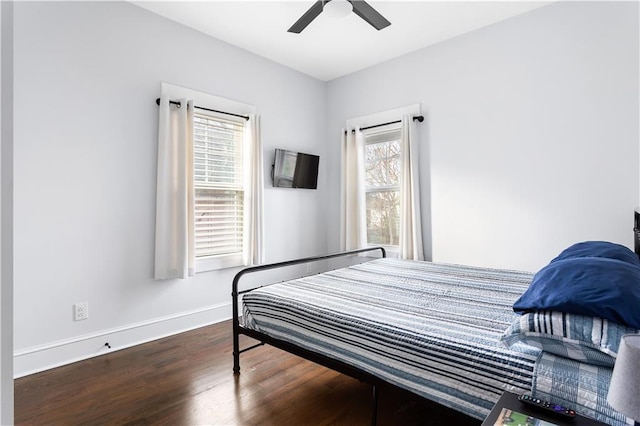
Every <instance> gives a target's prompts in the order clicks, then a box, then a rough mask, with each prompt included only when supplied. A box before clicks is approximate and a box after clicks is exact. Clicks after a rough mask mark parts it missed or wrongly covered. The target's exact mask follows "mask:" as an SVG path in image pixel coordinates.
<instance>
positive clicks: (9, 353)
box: [0, 1, 13, 425]
mask: <svg viewBox="0 0 640 426" xmlns="http://www.w3.org/2000/svg"><path fill="white" fill-rule="evenodd" d="M0 45H1V47H0V82H1V83H0V95H1V96H0V99H2V101H1V102H0V135H1V139H0V140H1V141H2V143H1V144H0V237H2V238H1V241H2V243H1V244H0V337H1V339H0V424H3V425H9V424H13V189H12V184H13V152H12V151H13V2H7V1H5V2H2V3H1V4H0Z"/></svg>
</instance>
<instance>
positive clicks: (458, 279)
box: [232, 248, 640, 425]
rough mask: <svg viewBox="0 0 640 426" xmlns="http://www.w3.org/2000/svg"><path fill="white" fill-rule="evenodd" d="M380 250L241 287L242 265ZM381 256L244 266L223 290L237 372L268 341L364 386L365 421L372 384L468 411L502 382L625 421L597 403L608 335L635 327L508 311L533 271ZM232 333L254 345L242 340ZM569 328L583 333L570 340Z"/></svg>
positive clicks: (486, 402)
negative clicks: (336, 265)
mask: <svg viewBox="0 0 640 426" xmlns="http://www.w3.org/2000/svg"><path fill="white" fill-rule="evenodd" d="M378 250H379V251H380V252H381V254H382V257H381V258H376V259H374V260H370V261H368V262H364V263H359V264H356V265H351V266H348V267H344V268H340V269H337V270H333V271H328V272H324V273H320V274H316V275H311V276H307V277H302V278H298V279H294V280H290V281H286V282H281V283H276V284H270V285H265V286H259V287H258V288H251V289H246V290H243V291H239V290H238V286H239V281H240V279H241V277H242V276H243V275H245V274H247V273H253V272H258V271H262V270H265V269H272V268H277V267H283V266H291V265H296V264H298V263H306V262H309V261H317V260H325V259H330V258H332V257H340V256H343V255H354V254H358V255H362V254H363V253H366V252H367V251H373V252H375V251H378ZM384 254H385V253H384V249H381V248H371V249H364V250H358V251H354V252H347V253H340V254H335V255H329V256H321V257H319V258H306V259H300V260H295V261H289V262H280V263H277V264H271V265H261V266H257V267H253V268H247V269H245V270H243V271H241V272H240V273H239V274H238V275H237V276H236V277H235V278H234V283H233V290H232V295H233V299H234V306H233V308H234V318H233V326H234V372H235V373H239V371H240V364H239V356H240V354H241V353H242V352H244V351H246V350H250V349H253V348H254V347H255V346H258V345H260V344H264V343H267V344H270V345H273V346H276V347H279V348H281V349H283V350H286V351H288V352H291V353H294V354H296V355H299V356H302V357H305V358H307V359H310V360H312V361H314V362H317V363H320V364H322V365H325V366H327V367H330V368H333V369H335V370H337V371H340V372H343V373H345V374H348V375H351V376H353V377H356V378H359V379H360V380H363V381H366V382H369V383H371V384H372V385H373V386H374V387H373V389H374V400H373V404H374V405H373V407H374V409H373V413H372V422H373V423H375V421H376V418H375V413H376V409H375V404H376V402H377V386H379V385H381V384H389V385H392V386H397V387H399V388H403V389H406V390H408V391H410V392H413V393H415V394H417V395H419V396H422V397H424V398H427V399H429V400H431V401H434V402H437V403H439V404H442V405H444V406H446V407H449V408H451V409H454V410H456V411H460V412H462V413H465V414H467V415H469V416H471V417H473V418H476V419H483V418H484V417H486V415H487V414H488V413H489V411H490V410H491V408H492V407H493V405H494V404H495V402H496V401H497V400H498V399H499V397H500V395H501V394H502V393H503V392H504V391H511V392H514V393H518V394H521V393H529V394H532V395H534V396H536V397H539V398H542V399H552V400H554V401H557V402H559V403H562V404H564V405H567V406H572V407H575V409H576V411H577V412H578V413H580V414H583V415H587V416H589V417H592V418H596V419H597V420H600V421H602V422H605V423H608V424H612V425H621V424H633V422H632V421H631V420H630V419H626V418H625V417H624V416H622V415H621V414H619V413H617V412H615V410H613V409H612V408H611V407H610V406H608V404H607V403H606V392H607V390H608V383H609V380H610V377H611V372H612V365H613V361H612V360H614V358H612V356H615V350H616V347H615V344H611V341H614V340H615V339H616V338H618V333H624V332H633V331H634V329H633V328H631V327H623V328H620V329H619V330H618V329H617V328H616V327H613V325H612V324H613V323H612V322H611V321H608V320H606V319H595V318H590V317H588V316H585V315H570V316H567V314H563V313H558V312H554V311H539V312H538V311H536V312H531V313H526V314H524V315H518V314H516V313H515V312H514V309H513V306H514V303H516V302H517V301H518V302H519V301H520V299H522V297H523V295H524V294H526V292H527V290H528V288H529V287H530V284H531V283H532V280H534V278H535V277H536V276H537V274H536V276H534V275H533V274H531V273H528V272H521V271H511V270H502V269H490V268H480V267H472V266H463V265H451V264H439V263H431V262H420V261H408V260H401V259H391V258H386V257H385V256H384ZM639 264H640V263H639ZM639 270H640V266H639ZM239 297H242V300H241V306H239V303H240V300H239ZM240 310H241V311H242V321H241V320H240ZM598 321H599V322H598ZM553 325H555V326H556V332H555V335H554V334H553V333H548V331H549V330H547V329H552V328H553ZM614 329H615V330H614ZM559 330H560V331H559ZM614 331H615V332H614ZM635 331H637V330H635ZM240 334H245V335H248V336H250V337H253V338H255V339H257V340H259V341H260V343H259V344H258V345H255V346H251V347H249V348H246V349H240V347H239V335H240ZM577 334H583V335H587V337H585V339H586V338H589V339H591V340H590V342H588V344H587V343H585V345H583V346H584V347H582V346H581V345H579V344H576V343H575V342H576V341H577ZM609 334H610V335H609ZM540 336H542V338H541V337H540ZM578 340H579V339H578ZM594 342H595V343H594ZM596 343H597V344H596ZM598 345H600V346H599V347H600V349H598ZM585 348H586V350H585ZM602 348H604V349H603V350H602Z"/></svg>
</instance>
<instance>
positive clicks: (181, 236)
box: [154, 95, 195, 279]
mask: <svg viewBox="0 0 640 426" xmlns="http://www.w3.org/2000/svg"><path fill="white" fill-rule="evenodd" d="M179 103H180V106H178V105H175V104H170V103H169V98H168V97H167V96H166V95H165V96H162V97H161V98H160V106H159V129H158V173H157V187H156V192H157V194H156V247H155V268H154V269H155V270H154V278H156V279H168V278H186V277H188V276H193V275H194V264H195V255H194V237H193V235H194V232H193V226H194V221H193V209H194V201H193V200H194V193H193V101H192V100H186V99H180V100H179Z"/></svg>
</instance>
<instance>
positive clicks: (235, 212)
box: [193, 113, 245, 258]
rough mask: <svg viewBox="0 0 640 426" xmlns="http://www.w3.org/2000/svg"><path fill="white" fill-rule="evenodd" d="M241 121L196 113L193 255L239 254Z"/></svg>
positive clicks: (241, 200) (241, 225)
mask: <svg viewBox="0 0 640 426" xmlns="http://www.w3.org/2000/svg"><path fill="white" fill-rule="evenodd" d="M243 130H244V120H241V119H237V120H235V119H233V118H231V119H230V118H222V117H218V116H215V115H209V114H203V113H195V114H194V124H193V141H194V186H195V194H194V195H195V209H194V218H195V227H194V231H195V256H196V258H198V257H200V258H201V257H210V256H220V255H227V254H236V253H242V243H243V228H244V224H243V217H244V190H245V188H244V182H243V178H244V174H243V152H242V148H243Z"/></svg>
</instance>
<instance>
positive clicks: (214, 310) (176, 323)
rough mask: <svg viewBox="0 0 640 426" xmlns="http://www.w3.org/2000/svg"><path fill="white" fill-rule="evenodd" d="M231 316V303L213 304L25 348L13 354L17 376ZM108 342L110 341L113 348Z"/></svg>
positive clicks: (123, 347) (223, 319)
mask: <svg viewBox="0 0 640 426" xmlns="http://www.w3.org/2000/svg"><path fill="white" fill-rule="evenodd" d="M229 318H231V304H223V305H216V306H209V307H206V308H202V309H197V310H193V311H189V312H181V313H179V314H175V315H170V316H166V317H162V318H155V319H152V320H148V321H143V322H139V323H135V324H129V325H125V326H122V327H116V328H112V329H109V330H103V331H99V332H96V333H91V334H86V335H83V336H78V337H74V338H71V339H66V340H60V341H57V342H53V343H48V344H45V345H40V346H33V347H30V348H26V349H21V350H19V351H15V352H14V354H13V376H14V378H19V377H23V376H28V375H29V374H34V373H39V372H41V371H45V370H49V369H51V368H55V367H60V366H62V365H67V364H71V363H73V362H77V361H82V360H85V359H88V358H93V357H96V356H99V355H104V354H107V353H109V352H113V351H117V350H120V349H125V348H129V347H131V346H135V345H139V344H142V343H147V342H150V341H153V340H157V339H161V338H163V337H167V336H172V335H174V334H178V333H182V332H185V331H189V330H193V329H196V328H199V327H203V326H205V325H210V324H214V323H217V322H221V321H225V320H227V319H229ZM105 343H109V345H110V346H111V348H109V347H107V346H106V345H105Z"/></svg>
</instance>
